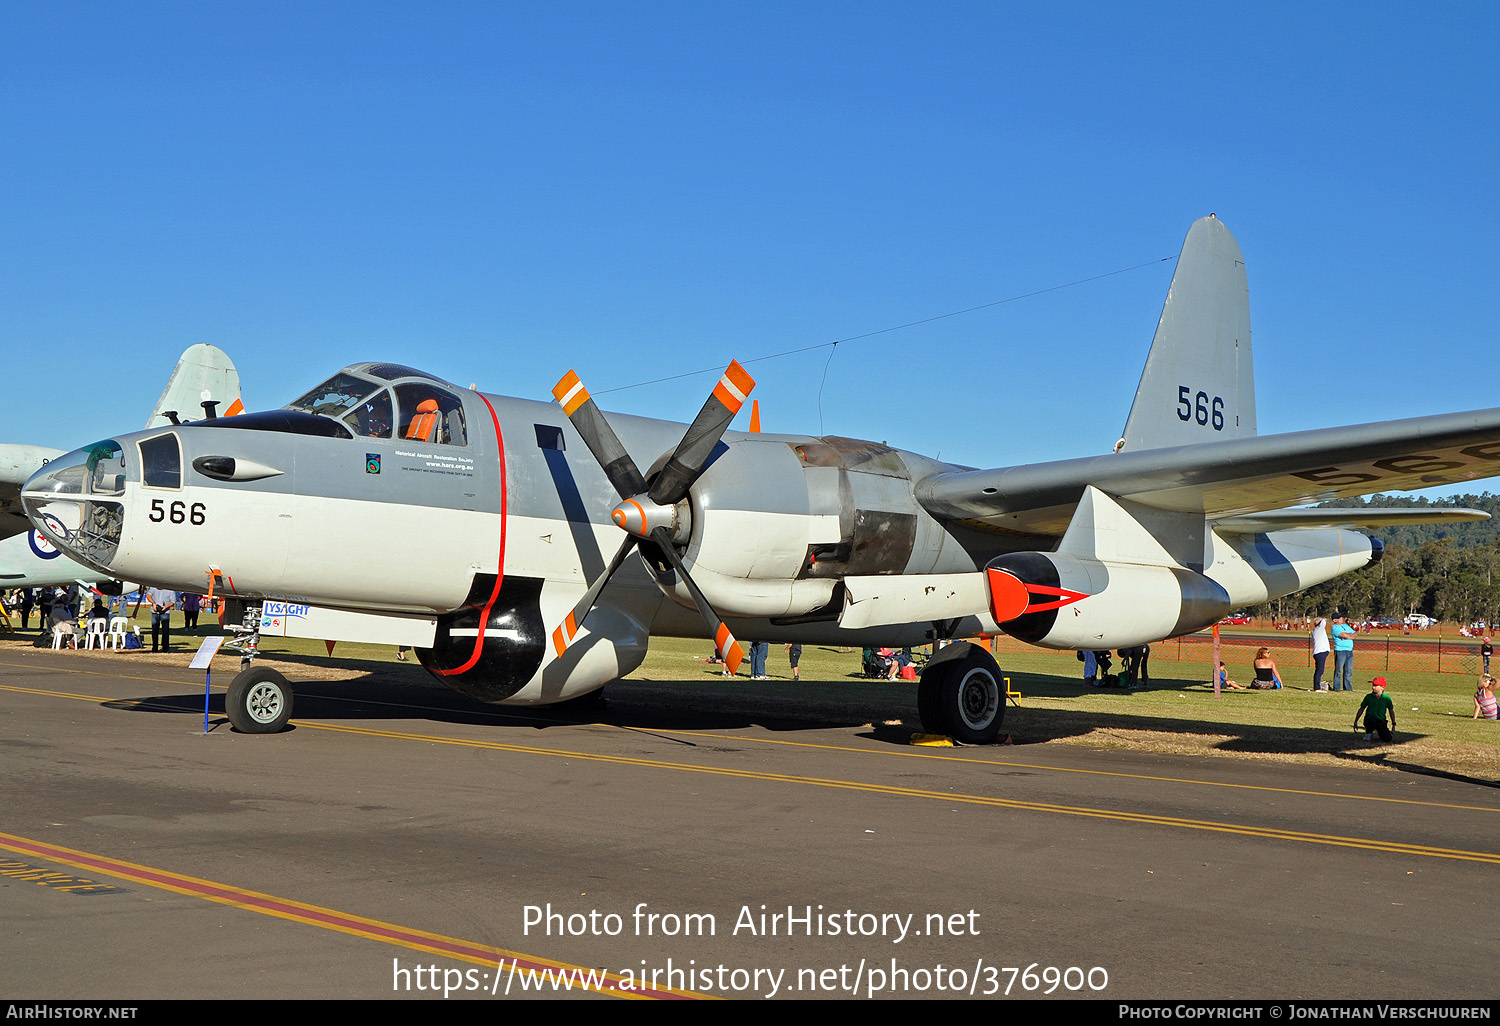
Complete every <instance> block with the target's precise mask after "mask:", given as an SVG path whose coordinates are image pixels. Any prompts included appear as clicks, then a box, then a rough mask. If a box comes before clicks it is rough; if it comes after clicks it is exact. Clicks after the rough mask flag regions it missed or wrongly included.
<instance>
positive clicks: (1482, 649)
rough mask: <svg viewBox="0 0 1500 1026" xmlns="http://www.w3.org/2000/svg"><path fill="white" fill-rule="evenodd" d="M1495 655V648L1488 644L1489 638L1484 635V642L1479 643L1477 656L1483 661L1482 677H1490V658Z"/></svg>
mask: <svg viewBox="0 0 1500 1026" xmlns="http://www.w3.org/2000/svg"><path fill="white" fill-rule="evenodd" d="M1494 654H1495V646H1494V645H1492V644H1490V636H1489V635H1488V634H1486V635H1485V636H1484V640H1483V641H1481V642H1480V643H1479V656H1480V658H1481V659H1483V660H1484V675H1485V676H1486V677H1488V676H1489V675H1490V656H1492V655H1494Z"/></svg>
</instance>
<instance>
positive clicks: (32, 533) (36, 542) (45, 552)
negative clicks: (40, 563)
mask: <svg viewBox="0 0 1500 1026" xmlns="http://www.w3.org/2000/svg"><path fill="white" fill-rule="evenodd" d="M26 540H27V541H28V542H29V543H30V544H31V551H32V552H34V553H36V555H37V558H38V559H56V558H57V557H58V556H61V555H62V551H61V550H60V549H58V547H57V546H56V545H53V544H52V543H51V542H50V541H48V540H47V536H46V535H44V534H42V533H41V532H40V531H38V530H37V529H36V528H34V527H33V528H32V529H31V530H29V531H27V532H26Z"/></svg>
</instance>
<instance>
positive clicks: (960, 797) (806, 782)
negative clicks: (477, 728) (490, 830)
mask: <svg viewBox="0 0 1500 1026" xmlns="http://www.w3.org/2000/svg"><path fill="white" fill-rule="evenodd" d="M301 725H302V726H307V727H312V728H314V729H317V730H329V731H335V732H337V733H343V734H358V735H361V736H364V737H382V738H392V739H398V740H408V741H424V742H427V743H428V744H440V745H457V746H459V747H465V748H480V749H489V750H492V751H502V752H513V753H516V754H521V755H546V756H551V757H553V758H562V759H578V760H581V761H585V762H603V763H609V764H611V765H616V766H636V767H641V768H645V769H665V770H676V771H678V772H684V773H704V774H708V775H710V776H718V777H732V778H735V779H740V780H759V781H766V782H771V783H782V784H799V785H803V786H813V787H831V788H837V789H840V790H846V791H863V792H866V793H870V794H884V795H892V796H896V797H902V798H925V799H932V800H937V801H944V802H961V803H964V804H969V805H984V806H989V807H991V808H1001V809H1014V810H1017V811H1024V812H1047V813H1054V814H1062V815H1070V816H1089V817H1093V818H1095V819H1113V820H1119V821H1122V822H1127V823H1145V824H1148V825H1152V826H1169V827H1180V828H1184V829H1191V830H1208V831H1213V832H1216V833H1229V834H1242V835H1245V836H1249V837H1262V838H1267V839H1270V840H1283V841H1300V842H1303V843H1307V844H1329V845H1337V846H1339V847H1346V848H1365V849H1368V850H1371V851H1385V852H1392V853H1394V854H1400V855H1424V856H1428V857H1431V858H1447V859H1462V860H1464V861H1467V862H1484V863H1490V864H1493V865H1500V853H1496V852H1485V851H1465V850H1462V849H1458V848H1438V847H1433V846H1431V845H1424V844H1406V843H1404V842H1401V841H1379V840H1375V839H1373V838H1366V837H1343V836H1340V835H1337V834H1314V833H1308V832H1306V831H1300V830H1278V829H1276V828H1274V827H1256V826H1248V825H1244V824H1238V823H1220V822H1215V821H1213V820H1201V819H1185V818H1182V817H1179V816H1157V815H1150V814H1145V813H1134V812H1117V811H1114V810H1112V809H1095V808H1089V807H1087V806H1078V805H1056V804H1052V803H1049V802H1028V801H1021V800H1019V799H1014V798H996V797H992V796H988V795H974V794H957V793H953V792H948V791H928V790H924V789H921V788H914V787H896V786H893V785H890V784H871V783H866V782H863V781H857V780H835V779H830V778H823V777H804V776H798V775H795V774H791V773H766V772H763V771H760V770H741V769H732V768H729V767H723V766H694V765H692V764H690V763H682V762H668V761H666V760H663V759H643V758H639V757H636V756H626V755H602V754H596V753H593V752H577V751H564V750H562V749H556V748H538V747H535V746H532V745H516V744H507V743H503V742H494V741H470V740H463V739H459V738H450V737H440V736H438V735H432V734H407V733H402V732H399V731H391V730H376V729H374V728H371V727H350V726H344V725H341V724H330V723H317V724H309V723H303V724H301Z"/></svg>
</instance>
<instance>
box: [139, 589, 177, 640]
mask: <svg viewBox="0 0 1500 1026" xmlns="http://www.w3.org/2000/svg"><path fill="white" fill-rule="evenodd" d="M146 601H148V602H150V603H151V651H153V652H156V651H162V652H167V651H170V650H171V647H172V610H173V609H175V608H177V593H176V592H174V591H170V590H168V589H166V588H147V589H146Z"/></svg>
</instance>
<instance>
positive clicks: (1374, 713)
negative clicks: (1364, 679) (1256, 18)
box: [1354, 677, 1396, 741]
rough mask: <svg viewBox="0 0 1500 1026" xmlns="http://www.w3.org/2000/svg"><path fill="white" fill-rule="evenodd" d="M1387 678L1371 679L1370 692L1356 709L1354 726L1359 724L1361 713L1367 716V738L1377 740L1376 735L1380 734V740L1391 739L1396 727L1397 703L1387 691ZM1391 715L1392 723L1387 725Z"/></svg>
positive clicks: (1367, 739)
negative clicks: (1387, 719)
mask: <svg viewBox="0 0 1500 1026" xmlns="http://www.w3.org/2000/svg"><path fill="white" fill-rule="evenodd" d="M1385 686H1386V685H1385V678H1384V677H1376V678H1375V679H1374V680H1372V681H1370V693H1369V694H1368V695H1366V696H1365V697H1364V701H1362V702H1360V703H1359V708H1358V709H1356V710H1354V726H1355V727H1358V726H1359V715H1360V713H1364V716H1365V740H1366V741H1373V740H1375V735H1376V734H1379V735H1380V740H1382V741H1389V740H1391V731H1393V730H1395V729H1396V703H1394V702H1392V701H1391V696H1390V695H1387V694H1386V693H1385ZM1387 717H1389V718H1390V721H1391V725H1390V726H1389V727H1387V726H1386V725H1385V721H1386V718H1387Z"/></svg>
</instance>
